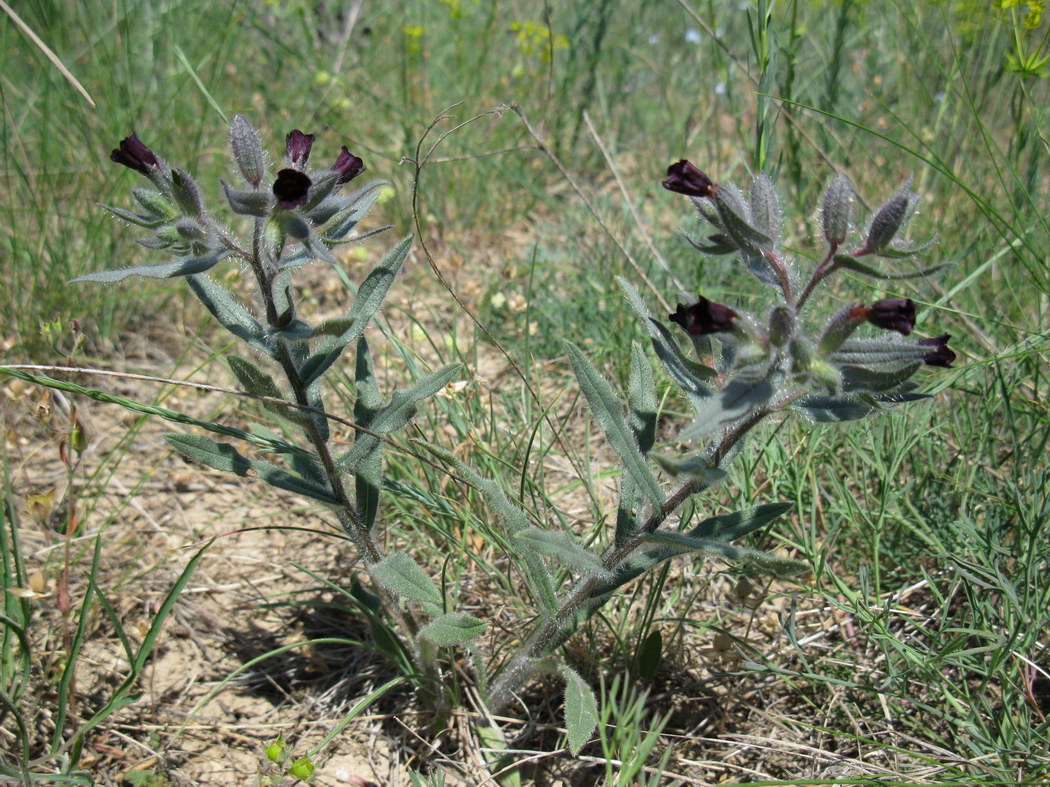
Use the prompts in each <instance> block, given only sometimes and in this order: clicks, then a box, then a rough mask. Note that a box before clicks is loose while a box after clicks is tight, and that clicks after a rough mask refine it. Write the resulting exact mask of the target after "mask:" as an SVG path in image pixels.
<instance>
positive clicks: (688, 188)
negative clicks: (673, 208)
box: [663, 159, 716, 197]
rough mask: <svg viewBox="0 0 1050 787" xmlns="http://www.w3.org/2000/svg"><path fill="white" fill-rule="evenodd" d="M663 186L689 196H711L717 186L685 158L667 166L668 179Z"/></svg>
mask: <svg viewBox="0 0 1050 787" xmlns="http://www.w3.org/2000/svg"><path fill="white" fill-rule="evenodd" d="M663 186H664V188H665V189H667V190H668V191H674V192H676V193H678V194H685V195H686V196H689V197H710V196H711V195H713V194H714V190H715V188H716V187H715V184H714V182H713V181H712V180H711V178H709V177H707V175H706V174H704V173H703V172H701V171H700V170H699V169H697V168H696V167H694V166H693V165H692V163H690V162H689V161H687V160H685V159H682V160H681V161H676V162H675V163H674V164H672V165H671V166H669V167H668V168H667V179H666V180H664V182H663Z"/></svg>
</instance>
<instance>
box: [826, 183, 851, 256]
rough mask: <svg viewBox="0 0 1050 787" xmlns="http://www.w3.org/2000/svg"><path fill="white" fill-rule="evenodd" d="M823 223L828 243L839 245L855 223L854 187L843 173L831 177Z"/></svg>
mask: <svg viewBox="0 0 1050 787" xmlns="http://www.w3.org/2000/svg"><path fill="white" fill-rule="evenodd" d="M821 223H822V225H823V228H824V238H825V239H826V240H827V242H828V243H831V244H833V245H835V246H838V245H840V244H841V243H842V242H843V241H845V240H846V236H847V235H848V234H849V228H850V225H851V224H852V223H853V187H852V186H851V185H850V183H849V179H848V178H847V177H846V176H845V175H843V174H842V173H839V174H837V175H836V176H835V177H834V178H832V179H831V183H829V184H828V188H827V190H826V191H825V192H824V206H823V210H822V211H821Z"/></svg>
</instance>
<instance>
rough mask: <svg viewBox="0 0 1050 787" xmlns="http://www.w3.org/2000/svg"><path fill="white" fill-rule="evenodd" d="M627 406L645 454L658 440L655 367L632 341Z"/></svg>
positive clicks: (636, 436)
mask: <svg viewBox="0 0 1050 787" xmlns="http://www.w3.org/2000/svg"><path fill="white" fill-rule="evenodd" d="M627 407H628V418H629V419H630V426H631V432H633V433H634V439H635V440H636V441H637V443H638V448H639V450H640V451H641V452H642V453H643V454H647V453H649V449H650V448H652V447H653V443H654V442H656V409H657V407H658V404H657V401H656V383H655V382H654V381H653V369H652V367H651V366H650V365H649V359H648V358H646V357H645V351H644V350H642V347H641V345H640V344H638V342H631V378H630V381H629V382H628V385H627Z"/></svg>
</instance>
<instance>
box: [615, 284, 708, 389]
mask: <svg viewBox="0 0 1050 787" xmlns="http://www.w3.org/2000/svg"><path fill="white" fill-rule="evenodd" d="M616 280H617V282H619V284H620V287H621V288H622V289H623V291H624V295H626V296H627V302H628V303H629V304H630V305H631V308H633V309H634V311H635V313H636V314H637V315H638V318H639V320H641V323H642V326H643V327H644V328H645V330H646V331H647V332H648V333H649V338H650V339H651V340H652V343H653V349H654V350H655V351H656V356H657V357H658V358H659V359H660V362H661V363H662V364H663V365H664V368H666V369H667V373H668V374H669V375H670V376H671V379H672V380H674V381H675V383H676V384H677V385H678V387H679V388H681V390H682V393H683V394H685V396H686V398H687V399H688V400H689V402H690V403H691V404H692V405H693V407H694V408H695V407H699V406H700V405H701V404H702V403H703V401H704V400H705V399H706V398H707V397H709V396H710V395H711V390H710V389H709V388H708V387H707V386H706V385H704V384H703V382H702V381H701V380H700V379H698V378H697V376H696V375H695V374H694V373H693V372H692V371H691V370H690V365H689V363H688V362H687V361H686V359H685V357H684V356H683V355H682V352H681V350H679V348H678V343H677V342H676V341H675V340H674V337H672V336H671V334H670V333H669V332H668V331H667V329H666V328H664V326H663V325H661V324H660V323H659V322H658V321H656V320H654V319H653V318H652V317H650V316H649V310H648V309H647V308H646V307H645V303H644V302H643V301H642V299H641V296H639V295H638V293H637V291H636V290H635V289H634V287H632V286H631V285H630V283H628V282H627V280H626V279H623V278H620V277H617V279H616Z"/></svg>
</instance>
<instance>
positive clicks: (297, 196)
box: [273, 169, 311, 210]
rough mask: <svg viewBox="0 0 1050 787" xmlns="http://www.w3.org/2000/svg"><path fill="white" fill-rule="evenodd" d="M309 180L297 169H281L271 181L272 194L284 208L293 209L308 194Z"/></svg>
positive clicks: (304, 200) (302, 202) (304, 199)
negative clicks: (275, 178)
mask: <svg viewBox="0 0 1050 787" xmlns="http://www.w3.org/2000/svg"><path fill="white" fill-rule="evenodd" d="M310 185H311V180H310V178H309V177H307V176H306V175H305V174H303V173H302V172H300V171H299V170H297V169H282V170H281V171H280V172H278V173H277V180H275V181H274V182H273V195H274V196H275V197H277V204H278V205H280V206H281V207H282V208H284V209H285V210H294V209H295V208H298V207H299V206H300V205H302V204H304V203H305V202H306V199H307V197H308V196H309V195H310Z"/></svg>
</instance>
